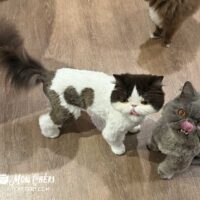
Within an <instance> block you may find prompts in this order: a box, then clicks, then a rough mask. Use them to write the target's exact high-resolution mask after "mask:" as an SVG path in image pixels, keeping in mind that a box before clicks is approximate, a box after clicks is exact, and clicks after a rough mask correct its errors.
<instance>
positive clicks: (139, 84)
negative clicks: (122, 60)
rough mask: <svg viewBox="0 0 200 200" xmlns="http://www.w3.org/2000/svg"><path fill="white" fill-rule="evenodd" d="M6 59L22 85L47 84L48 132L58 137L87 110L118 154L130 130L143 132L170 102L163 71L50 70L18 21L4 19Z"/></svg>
mask: <svg viewBox="0 0 200 200" xmlns="http://www.w3.org/2000/svg"><path fill="white" fill-rule="evenodd" d="M0 27H1V31H0V60H1V65H3V66H4V69H6V70H7V77H8V79H9V80H10V82H11V84H13V85H14V86H15V87H17V88H28V86H31V85H36V84H39V83H42V84H43V90H44V93H45V95H46V96H47V98H48V99H49V102H50V105H51V111H50V112H49V113H46V114H44V115H42V116H41V117H40V118H39V125H40V128H41V132H42V134H43V135H44V136H46V137H49V138H55V137H58V136H59V134H60V127H61V126H62V125H63V123H65V122H67V121H69V120H72V119H78V118H79V116H80V115H81V111H84V112H87V113H88V114H89V116H90V117H91V120H92V121H93V123H94V124H95V125H96V127H97V128H98V129H99V130H101V131H102V135H103V137H104V138H105V140H106V141H107V142H108V144H109V145H110V146H111V149H112V151H113V152H114V153H115V154H123V153H124V152H125V146H124V144H123V141H124V138H125V135H126V133H127V132H128V131H130V132H134V131H138V129H139V125H140V124H141V122H142V121H143V120H144V118H145V116H147V115H149V114H152V113H154V112H157V111H159V110H160V109H161V107H162V106H163V103H164V93H163V90H162V80H163V76H156V75H131V74H120V75H113V76H110V75H107V74H105V73H102V72H94V71H87V70H78V69H70V68H61V69H58V70H56V71H49V70H47V69H45V68H44V67H43V66H42V64H41V63H40V62H38V61H36V60H35V59H33V58H32V57H31V56H29V54H28V53H27V51H26V50H25V49H24V47H23V42H22V39H21V37H20V36H19V34H18V33H17V32H16V30H15V28H13V26H10V25H9V24H7V23H6V22H2V21H1V24H0Z"/></svg>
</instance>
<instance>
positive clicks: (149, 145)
mask: <svg viewBox="0 0 200 200" xmlns="http://www.w3.org/2000/svg"><path fill="white" fill-rule="evenodd" d="M146 147H147V149H148V150H149V151H159V149H158V145H157V143H156V142H155V140H154V138H153V137H151V140H150V142H149V143H147V144H146Z"/></svg>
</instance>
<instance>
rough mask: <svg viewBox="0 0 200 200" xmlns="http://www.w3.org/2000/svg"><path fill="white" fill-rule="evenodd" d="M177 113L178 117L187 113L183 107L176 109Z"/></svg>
mask: <svg viewBox="0 0 200 200" xmlns="http://www.w3.org/2000/svg"><path fill="white" fill-rule="evenodd" d="M177 114H178V115H179V116H180V117H186V116H187V113H186V111H185V110H184V109H182V108H181V109H178V111H177Z"/></svg>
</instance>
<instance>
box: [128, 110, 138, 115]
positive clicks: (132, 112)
mask: <svg viewBox="0 0 200 200" xmlns="http://www.w3.org/2000/svg"><path fill="white" fill-rule="evenodd" d="M130 114H131V115H134V116H140V114H139V113H137V112H136V111H135V109H132V110H131V112H130Z"/></svg>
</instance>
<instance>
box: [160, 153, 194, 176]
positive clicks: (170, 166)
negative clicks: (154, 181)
mask: <svg viewBox="0 0 200 200" xmlns="http://www.w3.org/2000/svg"><path fill="white" fill-rule="evenodd" d="M192 160H193V157H192V156H189V155H188V156H185V155H184V156H180V157H177V156H172V155H167V157H166V158H165V160H164V161H163V162H161V163H160V164H159V166H158V174H159V175H160V177H161V178H162V179H171V178H172V177H173V176H174V175H175V174H176V173H178V172H182V171H185V170H186V169H187V168H188V167H189V166H190V164H191V162H192Z"/></svg>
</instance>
